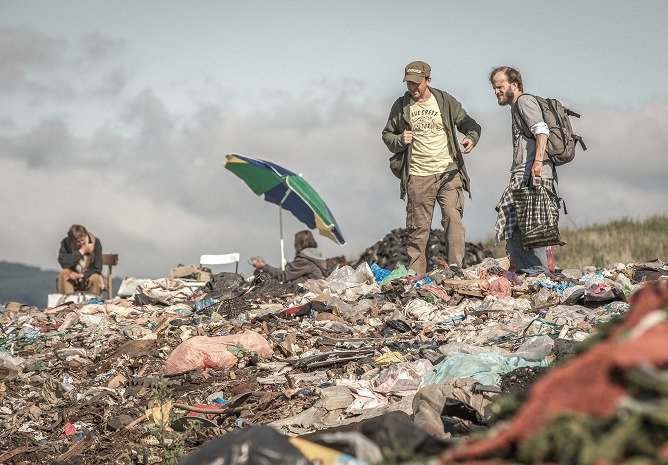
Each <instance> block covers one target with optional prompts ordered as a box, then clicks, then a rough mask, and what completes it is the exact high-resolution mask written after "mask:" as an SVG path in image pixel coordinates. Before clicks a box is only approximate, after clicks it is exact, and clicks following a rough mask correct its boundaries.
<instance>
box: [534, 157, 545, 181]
mask: <svg viewBox="0 0 668 465" xmlns="http://www.w3.org/2000/svg"><path fill="white" fill-rule="evenodd" d="M531 174H532V175H533V177H534V178H540V176H541V175H542V174H543V160H535V161H534V162H533V165H531Z"/></svg>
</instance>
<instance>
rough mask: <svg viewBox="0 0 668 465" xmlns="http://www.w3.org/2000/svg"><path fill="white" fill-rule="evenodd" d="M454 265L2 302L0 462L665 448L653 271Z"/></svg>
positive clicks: (380, 457)
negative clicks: (47, 304) (525, 270)
mask: <svg viewBox="0 0 668 465" xmlns="http://www.w3.org/2000/svg"><path fill="white" fill-rule="evenodd" d="M462 273H463V275H464V276H456V275H454V274H453V272H452V271H451V270H450V269H447V268H446V269H443V270H440V269H437V270H435V271H434V272H432V273H430V274H428V275H426V276H415V275H412V274H411V272H410V271H409V270H407V269H405V268H404V267H402V266H399V267H396V268H394V269H389V268H385V267H383V266H382V265H381V264H380V263H373V264H372V266H369V265H368V264H367V263H366V262H362V263H360V264H359V265H358V266H356V267H352V266H349V265H344V266H340V267H339V268H337V269H336V270H335V271H334V272H333V273H332V274H331V275H330V276H328V277H327V278H325V279H319V280H311V281H307V282H306V283H304V284H303V285H290V284H282V283H279V282H276V281H275V280H273V279H272V278H270V277H268V276H267V275H265V274H259V275H257V276H251V277H249V278H244V277H243V276H240V275H236V274H234V273H219V274H216V275H213V276H212V277H211V280H210V281H209V282H208V283H206V285H204V286H202V283H198V284H195V283H194V282H192V281H189V280H184V279H174V278H163V279H157V280H152V281H148V282H144V283H142V284H140V285H139V286H137V288H136V290H135V292H134V294H133V295H132V296H131V297H130V298H126V299H121V298H115V299H112V300H108V301H101V300H96V299H93V300H90V301H87V302H84V303H77V304H64V305H60V306H58V307H54V308H47V309H38V308H34V307H27V306H24V305H21V304H20V303H16V302H10V303H6V304H5V305H3V306H1V307H0V463H6V464H28V463H30V464H47V463H86V464H88V463H119V464H120V463H136V464H160V463H181V464H184V465H191V464H199V463H226V464H241V463H265V462H262V460H264V461H268V460H271V461H272V463H274V464H276V465H280V464H304V465H306V464H312V463H316V462H317V463H322V464H337V463H348V464H360V465H361V464H373V463H378V462H381V461H383V462H384V463H406V464H408V463H438V462H439V461H442V463H466V462H467V461H476V460H477V461H478V462H476V463H484V462H483V461H488V463H503V461H504V460H509V461H514V462H521V463H537V462H540V461H542V462H558V463H595V460H596V459H597V458H601V457H603V458H606V459H608V462H606V463H619V462H621V460H622V459H624V458H628V457H635V458H644V459H647V460H646V461H647V463H657V462H659V461H660V460H666V459H667V457H668V433H667V432H668V424H667V422H666V418H668V415H667V412H666V407H665V406H666V405H667V404H666V403H667V402H668V399H667V397H666V395H667V393H668V381H667V380H666V369H667V367H668V356H667V354H668V342H666V341H668V321H667V320H666V317H667V310H666V308H667V307H666V306H667V305H668V290H667V288H666V276H668V267H667V266H666V265H665V264H663V263H661V262H658V261H657V262H650V263H636V264H615V265H612V266H610V267H609V268H607V269H596V268H593V267H588V268H584V269H582V270H561V271H559V272H558V273H544V274H539V275H535V276H526V275H518V274H516V273H515V272H512V271H509V270H508V269H507V263H505V262H504V261H503V260H496V259H493V258H489V257H487V258H484V259H483V260H482V261H481V262H480V263H478V264H476V265H473V266H470V267H468V268H465V269H463V270H462ZM647 279H654V280H655V281H653V282H650V283H647V282H645V280H647ZM641 288H642V289H641ZM629 302H631V307H632V310H631V311H629V308H630V305H629ZM474 436H475V437H476V438H478V439H476V440H473V439H471V438H473V437H474ZM565 441H568V444H566V443H565ZM613 446H614V447H613ZM207 460H208V461H207Z"/></svg>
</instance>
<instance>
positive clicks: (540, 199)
mask: <svg viewBox="0 0 668 465" xmlns="http://www.w3.org/2000/svg"><path fill="white" fill-rule="evenodd" d="M512 196H513V203H514V205H515V212H516V213H517V224H518V226H519V228H520V233H521V234H522V243H523V244H524V247H525V248H526V249H534V248H536V247H545V246H548V245H564V244H565V243H564V242H563V241H562V240H561V237H560V235H559V203H558V198H557V195H556V194H555V193H554V192H553V191H552V190H551V189H548V188H547V187H546V186H544V185H543V184H542V183H540V182H539V181H538V180H535V179H534V185H532V186H528V187H520V188H519V189H513V190H512Z"/></svg>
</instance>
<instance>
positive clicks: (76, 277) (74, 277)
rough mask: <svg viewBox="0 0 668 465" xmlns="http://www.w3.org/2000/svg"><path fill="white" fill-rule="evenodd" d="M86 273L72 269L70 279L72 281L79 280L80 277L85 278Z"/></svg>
mask: <svg viewBox="0 0 668 465" xmlns="http://www.w3.org/2000/svg"><path fill="white" fill-rule="evenodd" d="M83 277H84V274H83V273H77V272H76V271H72V272H71V273H70V279H71V280H72V281H78V280H79V279H83Z"/></svg>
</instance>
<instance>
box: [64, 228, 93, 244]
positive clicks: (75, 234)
mask: <svg viewBox="0 0 668 465" xmlns="http://www.w3.org/2000/svg"><path fill="white" fill-rule="evenodd" d="M86 236H88V231H86V228H84V227H83V226H81V225H80V224H73V225H72V226H70V229H69V230H68V231H67V237H69V238H70V239H71V240H72V241H73V242H76V240H77V239H81V238H82V237H86Z"/></svg>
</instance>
